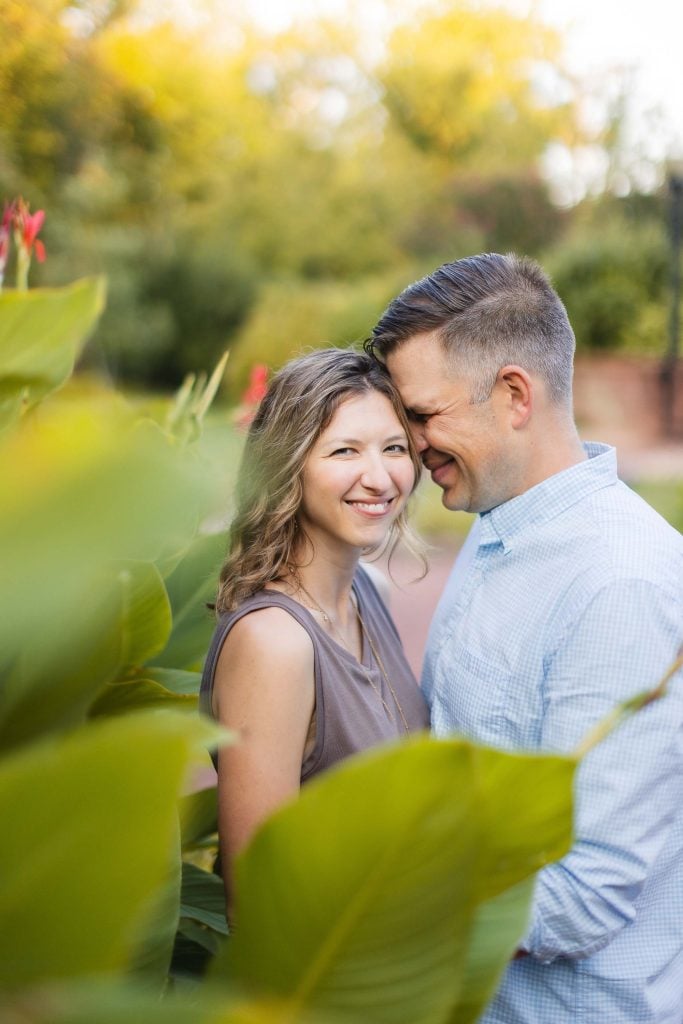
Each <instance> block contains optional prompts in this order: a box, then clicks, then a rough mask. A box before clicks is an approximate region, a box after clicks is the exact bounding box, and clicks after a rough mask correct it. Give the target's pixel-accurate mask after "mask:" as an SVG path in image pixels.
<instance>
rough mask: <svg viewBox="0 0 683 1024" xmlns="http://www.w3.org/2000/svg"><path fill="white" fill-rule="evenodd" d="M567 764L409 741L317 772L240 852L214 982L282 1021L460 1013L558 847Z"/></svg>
mask: <svg viewBox="0 0 683 1024" xmlns="http://www.w3.org/2000/svg"><path fill="white" fill-rule="evenodd" d="M574 767H575V764H574V762H573V761H572V760H571V759H569V758H560V757H533V756H531V757H524V756H513V755H510V754H504V753H501V752H498V751H493V750H487V749H482V748H477V747H474V746H473V745H472V744H470V743H467V742H465V741H463V740H452V741H441V742H436V741H434V740H430V739H420V738H416V739H413V740H411V741H410V742H408V743H405V744H402V745H398V746H397V745H391V746H389V747H386V748H385V749H383V750H381V751H377V752H372V753H369V754H366V755H363V756H359V757H356V758H353V759H351V760H349V761H347V762H346V763H344V764H343V765H342V766H340V767H339V768H337V769H336V770H334V771H330V772H328V773H326V775H325V776H324V777H323V778H321V779H319V780H318V781H316V782H313V783H312V784H310V785H309V786H307V787H305V789H304V790H303V791H302V794H301V797H300V799H299V800H298V801H296V802H295V803H293V804H291V805H289V806H288V807H286V808H285V809H283V810H282V811H280V812H279V813H276V814H275V815H274V816H273V818H271V820H270V822H269V823H267V824H266V825H265V826H264V827H263V828H262V829H261V830H260V832H259V833H258V835H257V836H256V838H255V840H254V841H253V843H252V844H251V846H250V847H249V849H248V851H247V852H246V854H245V855H244V856H243V857H242V858H241V859H240V860H239V862H238V864H237V868H236V905H237V907H238V913H239V928H238V930H237V933H236V936H235V938H234V941H233V943H232V944H231V946H230V948H226V950H225V952H224V953H223V954H221V956H219V957H218V958H217V960H216V961H215V963H214V965H213V967H212V970H211V977H212V979H215V980H216V981H218V980H219V979H221V978H223V977H225V976H226V975H227V976H228V977H229V978H230V977H232V976H233V975H236V976H237V978H238V979H239V980H240V981H241V982H242V984H243V985H244V987H245V989H246V990H247V991H248V992H249V993H250V994H254V995H269V996H279V997H281V998H283V999H286V1000H287V1001H288V1002H289V1007H290V1012H291V1013H292V1017H293V1019H299V1014H301V1013H303V1012H307V1011H308V1012H310V1011H314V1013H320V1014H321V1015H323V1016H325V1015H326V1014H330V1015H331V1016H332V1019H334V1020H338V1021H344V1020H345V1021H361V1020H362V1021H366V1020H371V1019H372V1020H378V1021H386V1022H395V1024H400V1022H405V1024H414V1022H416V1021H424V1022H428V1021H445V1020H446V1019H450V1020H452V1021H454V1022H455V1021H458V1022H461V1024H464V1022H465V1021H474V1020H475V1018H476V1016H477V1015H478V1013H479V1012H480V1011H481V1009H482V1008H483V1007H484V1005H485V1004H486V1002H487V1000H488V999H489V998H490V996H491V994H492V988H493V986H494V985H495V979H496V977H497V976H498V975H499V974H500V972H501V971H502V969H503V967H504V965H505V963H506V961H507V960H508V959H509V957H510V954H511V951H512V950H513V949H514V947H515V943H516V942H517V941H518V940H519V938H520V937H521V935H522V934H523V932H524V928H525V924H526V918H527V913H528V906H529V896H530V892H529V888H528V887H520V886H519V885H518V883H519V882H520V881H521V880H522V879H524V878H528V877H529V876H530V874H531V873H532V872H533V871H534V870H535V869H536V868H538V867H540V866H541V864H542V863H543V862H544V861H545V859H546V858H549V859H554V858H556V857H559V856H561V855H562V854H563V853H564V852H565V851H566V849H567V848H568V844H569V841H570V834H571V786H572V777H573V772H574ZM532 779H533V780H534V781H533V784H532V781H531V780H532ZM529 786H532V788H533V794H534V795H533V799H530V792H529V789H528V788H527V787H529ZM302 836H305V837H306V840H305V842H304V843H302V842H301V837H302ZM265 877H268V880H269V884H268V885H267V886H264V884H263V880H264V878H265ZM501 894H505V895H504V899H499V898H500V897H501ZM496 901H498V902H496ZM480 908H483V914H484V915H485V921H486V940H487V941H481V938H482V935H481V929H482V927H483V925H482V920H480V918H479V914H480V912H481V909H480ZM501 926H503V927H504V935H505V941H502V942H500V941H499V942H493V943H489V942H488V940H489V939H490V936H491V934H496V932H497V931H498V929H499V928H500V927H501ZM478 931H479V936H480V941H479V942H478V943H477V949H476V953H470V957H468V947H469V945H470V938H471V936H472V934H473V933H475V934H476V933H477V932H478ZM461 1004H462V1008H461Z"/></svg>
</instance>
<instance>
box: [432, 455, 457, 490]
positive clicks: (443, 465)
mask: <svg viewBox="0 0 683 1024" xmlns="http://www.w3.org/2000/svg"><path fill="white" fill-rule="evenodd" d="M454 462H455V459H446V461H445V462H437V463H431V464H430V463H429V462H426V463H425V466H426V467H427V469H428V470H429V472H430V473H431V474H432V480H433V481H434V483H435V484H440V483H441V482H442V480H443V478H444V477H446V476H448V471H449V469H450V467H451V466H452V465H453V463H454Z"/></svg>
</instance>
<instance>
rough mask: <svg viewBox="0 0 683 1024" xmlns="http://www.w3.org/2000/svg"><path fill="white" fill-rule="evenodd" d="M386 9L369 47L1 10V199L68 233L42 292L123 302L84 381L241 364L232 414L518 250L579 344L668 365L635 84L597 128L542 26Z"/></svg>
mask: <svg viewBox="0 0 683 1024" xmlns="http://www.w3.org/2000/svg"><path fill="white" fill-rule="evenodd" d="M371 6H372V8H373V10H374V11H375V12H376V15H377V18H376V24H377V26H378V30H377V33H376V36H375V37H373V38H372V39H369V38H368V33H367V31H366V30H365V29H364V27H363V26H364V25H367V21H366V22H364V21H363V19H358V20H356V19H354V18H351V17H346V18H337V19H333V18H330V17H327V18H324V17H323V16H322V15H321V16H319V17H317V18H316V17H309V18H307V19H305V20H302V21H300V22H296V21H295V22H293V23H292V24H291V25H290V26H289V27H288V28H286V29H281V30H279V31H268V30H267V29H266V28H265V27H263V23H262V22H261V23H259V22H257V21H255V20H254V19H253V18H250V17H249V13H248V5H247V9H245V8H244V7H243V8H240V7H239V5H231V9H230V11H229V12H226V11H225V9H224V7H223V6H222V5H221V4H220V3H219V2H218V0H214V2H209V0H206V2H203V3H200V2H199V0H193V2H192V3H189V2H187V3H182V4H179V5H176V6H168V5H159V4H156V3H154V2H153V0H99V2H95V0H78V2H74V0H31V2H30V3H28V2H27V0H0V23H1V24H2V25H3V30H4V32H3V34H4V38H5V43H4V44H3V46H2V48H0V195H5V196H7V197H9V196H12V195H17V194H20V193H22V194H24V195H25V196H26V198H27V199H28V200H29V201H30V202H31V204H32V208H33V209H36V208H39V207H43V208H45V209H47V210H48V211H49V215H48V218H47V222H46V226H45V231H44V237H45V239H46V244H47V247H48V252H49V254H50V258H49V260H48V262H47V263H46V264H45V266H44V267H42V268H40V274H39V275H37V276H35V278H34V283H36V284H62V283H65V282H67V281H70V280H73V279H74V277H77V276H80V275H81V274H84V273H93V272H105V273H106V275H107V278H108V282H109V300H108V305H107V309H106V312H105V314H104V316H103V317H102V319H101V322H100V324H99V326H98V328H97V332H96V334H95V337H94V339H93V341H92V343H91V345H90V346H89V349H88V350H87V353H86V355H85V357H84V360H83V362H82V364H81V365H85V366H87V367H89V368H90V369H95V370H97V371H98V372H99V373H101V374H103V375H105V376H108V377H109V378H110V379H113V380H114V381H115V382H117V383H120V382H123V383H124V384H127V385H131V386H134V387H136V388H138V387H143V388H153V389H164V390H169V389H172V388H174V387H177V386H178V385H179V383H180V382H181V380H182V378H183V376H184V374H185V373H186V372H187V371H188V370H192V369H196V368H198V367H202V366H203V367H208V366H211V365H213V364H214V363H215V361H216V359H217V358H218V356H219V354H220V353H221V352H222V351H223V350H224V349H225V348H226V347H230V348H231V350H232V357H231V360H230V364H229V368H228V373H227V378H226V380H227V384H226V387H227V390H228V393H229V396H230V397H231V398H232V399H234V398H235V397H236V396H237V395H238V394H239V393H240V391H241V389H242V388H243V387H244V385H245V383H246V380H247V378H248V373H249V367H250V366H251V365H252V364H253V363H254V362H258V361H262V362H266V363H268V364H269V365H270V366H271V367H273V368H275V367H277V366H278V365H279V364H280V363H282V362H283V361H284V360H285V359H286V358H287V357H288V356H290V355H291V354H292V352H295V351H298V350H299V349H300V348H301V347H305V346H309V345H319V344H325V343H336V344H338V343H344V342H347V341H353V340H358V339H360V338H363V337H364V336H366V335H367V333H368V331H369V329H370V327H371V326H372V323H373V322H374V320H375V318H376V317H377V315H378V314H379V312H381V310H382V308H383V306H384V304H385V303H386V301H387V300H388V299H389V298H390V297H391V295H392V294H394V293H395V292H396V291H397V289H399V288H400V287H402V286H403V285H405V284H406V283H408V282H409V281H411V280H413V279H415V277H417V276H419V275H421V274H422V273H424V272H427V271H428V270H430V269H433V267H434V266H436V265H437V264H438V263H439V262H442V261H444V260H447V259H453V258H457V257H459V256H462V255H465V254H468V253H471V252H473V251H477V250H507V249H510V248H514V249H516V250H519V251H524V252H527V253H529V254H531V255H534V256H537V257H539V258H541V259H542V261H543V262H544V263H545V264H546V265H547V266H548V267H549V269H550V270H551V272H552V273H553V274H554V277H555V281H556V284H557V286H558V289H559V291H560V293H561V295H562V296H563V298H564V299H565V301H566V303H567V306H568V308H569V312H570V315H571V317H572V319H573V321H574V323H575V326H576V332H577V336H578V341H579V345H580V347H581V348H583V349H584V350H595V349H610V350H615V351H622V350H623V351H628V352H632V353H643V352H651V353H659V352H662V351H663V347H664V344H665V333H666V320H667V302H668V299H667V294H666V284H667V273H668V271H667V260H668V255H667V241H666V230H665V220H666V210H665V196H664V192H663V189H662V187H661V183H662V181H663V175H664V168H663V166H659V167H658V166H649V167H648V168H647V170H648V172H649V176H648V174H644V168H643V162H644V161H645V163H647V161H646V160H645V158H644V157H643V158H638V159H636V156H635V155H634V154H633V153H632V152H631V151H629V150H628V146H627V143H626V142H625V141H624V133H623V132H622V131H621V127H622V124H623V121H624V118H625V117H626V116H627V113H628V102H629V96H628V92H627V87H626V85H627V83H626V78H624V82H623V89H622V91H621V92H619V88H618V86H619V81H620V80H619V79H618V75H617V72H615V75H617V77H616V78H615V79H613V82H612V86H614V84H615V82H616V85H617V89H616V92H617V94H618V101H617V100H615V101H614V102H612V103H611V104H610V103H605V104H604V105H603V106H604V110H603V116H602V119H601V120H600V123H599V124H596V120H595V117H593V118H592V120H591V119H589V118H587V117H586V105H587V103H588V102H589V101H590V100H591V98H592V99H593V100H595V97H594V96H593V97H591V93H590V88H589V85H588V84H587V83H583V84H582V82H581V81H580V80H578V79H577V77H576V76H575V75H573V74H570V73H569V72H568V71H567V69H566V67H565V62H564V57H563V49H562V43H563V40H562V39H561V38H560V36H559V35H558V33H557V32H556V31H554V30H552V29H550V28H549V27H548V26H547V25H545V24H544V23H543V22H542V21H541V20H540V19H539V18H538V17H537V16H534V15H516V14H514V13H511V12H510V11H509V10H503V9H497V8H495V7H487V6H484V5H478V6H475V5H471V4H466V3H458V2H454V3H444V4H441V5H437V6H435V5H428V4H412V5H399V4H397V3H391V2H390V0H375V2H374V3H373V4H372V5H371ZM240 11H241V13H240ZM402 12H403V13H402ZM612 92H613V93H614V88H613V89H612ZM586 152H589V153H590V154H592V159H593V164H594V165H595V166H599V167H602V168H603V170H602V171H601V172H600V174H598V175H596V174H593V176H592V177H591V178H590V180H589V179H588V178H586V179H585V180H584V179H583V178H582V176H581V173H580V167H581V159H582V155H583V156H585V154H586ZM558 154H560V156H561V158H562V161H563V162H564V165H565V166H569V167H570V168H571V167H575V169H576V171H575V173H573V174H570V177H571V180H572V192H571V195H570V194H569V193H568V192H567V191H566V190H565V192H562V190H561V188H560V186H559V185H558V178H557V176H556V175H555V176H554V175H553V173H552V170H549V168H552V163H553V160H555V161H556V162H557V160H558ZM639 161H640V162H639ZM646 179H647V180H648V181H649V182H650V186H649V187H648V189H647V190H646V191H644V190H643V187H642V185H641V184H640V183H641V182H642V181H643V180H646ZM577 196H578V197H582V198H580V200H579V201H576V200H577Z"/></svg>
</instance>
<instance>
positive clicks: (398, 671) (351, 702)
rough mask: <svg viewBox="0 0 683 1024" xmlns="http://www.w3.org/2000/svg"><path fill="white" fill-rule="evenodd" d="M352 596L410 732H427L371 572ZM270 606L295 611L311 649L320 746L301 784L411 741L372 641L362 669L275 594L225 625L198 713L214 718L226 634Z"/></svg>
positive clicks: (228, 617) (422, 707)
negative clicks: (354, 758) (358, 756)
mask: <svg viewBox="0 0 683 1024" xmlns="http://www.w3.org/2000/svg"><path fill="white" fill-rule="evenodd" d="M353 590H354V593H355V595H356V600H357V602H358V608H359V611H360V614H361V616H362V618H363V622H364V623H365V627H366V629H367V631H368V633H369V635H370V637H371V638H372V643H373V645H374V647H375V650H376V651H377V653H378V654H379V657H380V659H381V661H382V663H383V665H384V668H385V669H386V673H387V676H388V678H389V680H390V682H391V686H392V687H393V689H394V692H395V694H396V697H397V698H398V701H399V703H400V705H401V709H402V710H403V715H404V716H405V719H406V722H407V723H408V728H409V729H410V730H411V732H416V731H419V730H422V729H427V728H429V712H428V710H427V705H426V703H425V701H424V698H423V696H422V693H421V691H420V689H419V687H418V685H417V683H416V682H415V678H414V676H413V674H412V672H411V670H410V667H409V665H408V662H407V661H406V658H405V655H404V653H403V648H402V646H401V641H400V639H399V636H398V633H397V632H396V627H395V625H394V623H393V621H392V619H391V616H390V615H389V613H388V611H387V608H386V606H385V604H384V602H383V601H382V599H381V598H380V596H379V594H378V593H377V591H376V590H375V587H374V585H373V583H372V582H371V580H370V578H369V577H368V575H367V573H365V572H364V571H363V570H362V569H360V568H359V569H358V571H357V572H356V575H355V577H354V581H353ZM272 607H276V608H284V610H285V611H287V612H289V614H290V615H291V616H292V618H294V619H296V621H297V622H298V623H299V624H300V625H301V626H303V628H304V629H305V630H306V632H307V633H308V635H309V636H310V638H311V642H312V644H313V652H314V674H315V711H314V715H315V725H316V733H315V745H314V746H313V749H312V750H311V751H310V753H309V754H308V755H307V756H306V758H305V760H304V763H303V765H302V766H301V781H302V782H305V781H306V780H307V779H310V778H311V777H312V776H314V775H316V774H317V773H318V772H321V771H323V770H324V769H325V768H329V767H330V765H332V764H334V763H335V762H337V761H340V760H341V759H342V758H344V757H348V756H349V755H350V754H355V753H357V752H358V751H361V750H366V749H367V748H368V747H373V746H375V745H376V744H378V743H382V742H384V741H385V740H390V739H397V738H398V737H401V736H405V735H406V731H405V726H404V725H403V719H402V717H401V712H400V711H399V709H398V707H397V706H396V701H395V699H394V696H393V695H392V693H391V690H390V689H389V688H388V687H387V684H386V681H385V679H384V674H383V672H382V670H381V669H380V667H379V665H377V663H376V661H375V658H374V656H373V653H372V650H371V648H370V645H369V644H368V641H367V638H366V637H365V636H364V637H363V652H362V659H361V660H362V665H361V664H359V663H358V661H357V660H356V658H354V657H353V655H352V654H350V653H349V651H347V650H346V649H345V648H344V647H342V646H341V644H338V643H337V642H336V640H334V639H333V638H332V637H331V636H330V635H329V634H328V633H327V632H326V631H325V630H324V629H323V628H322V626H320V625H319V624H318V623H317V622H316V620H315V619H314V617H313V616H312V615H311V614H310V612H309V611H308V610H307V609H306V608H304V607H303V605H301V604H299V603H298V601H295V600H294V599H293V598H291V597H287V595H286V594H281V593H279V592H278V591H277V590H261V591H259V592H258V593H257V594H254V595H253V596H252V597H250V598H248V599H247V600H246V601H245V602H244V603H243V604H241V605H240V606H239V608H236V609H235V611H233V612H229V613H227V614H225V615H222V616H221V618H220V619H219V621H218V624H217V626H216V630H215V632H214V636H213V640H212V642H211V647H210V648H209V653H208V655H207V658H206V663H205V665H204V673H203V677H202V685H201V691H200V705H199V706H200V709H201V710H202V711H203V712H204V713H205V714H208V715H211V713H212V712H211V694H212V690H213V682H214V676H215V672H216V665H217V664H218V656H219V654H220V651H221V648H222V646H223V644H224V642H225V638H226V637H227V635H228V633H229V632H230V630H231V629H232V627H233V626H234V625H235V623H236V622H238V621H239V620H240V619H241V618H242V616H243V615H248V614H249V612H253V611H256V610H257V609H259V608H272ZM368 675H369V676H370V678H371V679H372V683H374V686H375V687H376V688H377V690H379V693H380V694H381V697H382V699H380V697H379V696H378V694H377V692H376V690H375V689H374V688H373V686H372V684H371V683H370V681H369V679H368ZM382 701H384V704H383V703H382ZM385 704H386V707H385V706H384V705H385ZM387 709H388V710H387Z"/></svg>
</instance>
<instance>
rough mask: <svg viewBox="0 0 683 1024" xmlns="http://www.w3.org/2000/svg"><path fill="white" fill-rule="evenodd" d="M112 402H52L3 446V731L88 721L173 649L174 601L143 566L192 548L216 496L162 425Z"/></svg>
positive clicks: (13, 733) (15, 733)
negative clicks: (87, 713)
mask: <svg viewBox="0 0 683 1024" xmlns="http://www.w3.org/2000/svg"><path fill="white" fill-rule="evenodd" d="M100 404H101V406H102V407H101V408H99V409H98V410H95V409H93V408H92V407H91V406H90V405H80V406H77V407H73V406H70V407H68V408H66V407H62V406H53V408H51V409H50V408H48V407H47V406H48V404H46V405H44V406H42V407H41V408H40V410H39V411H38V412H37V413H35V414H33V416H32V417H31V419H30V421H28V422H27V421H24V422H23V424H22V427H21V429H20V430H18V431H17V432H16V433H15V434H14V435H12V436H10V437H8V438H7V439H6V440H5V442H4V444H2V445H0V581H1V585H0V651H2V655H1V656H0V659H1V660H0V678H1V680H2V685H1V686H0V723H3V722H4V723H5V726H4V728H3V727H2V726H0V729H2V731H3V738H4V739H7V737H10V739H11V737H14V742H17V741H18V738H19V737H20V736H21V737H25V736H27V735H35V734H36V733H38V732H40V731H41V729H43V728H44V727H53V728H61V727H63V726H64V725H65V724H69V723H72V722H74V721H77V720H78V718H79V716H82V714H83V711H84V708H85V707H87V705H88V704H89V703H90V701H91V700H92V699H93V697H94V696H95V694H96V693H97V691H98V690H99V689H100V688H101V686H102V684H103V683H104V682H105V681H107V680H109V679H113V678H116V677H117V676H118V675H119V674H120V673H121V671H122V669H123V668H124V667H125V665H126V664H128V663H129V662H130V661H133V662H134V663H135V662H137V663H140V662H142V661H144V660H147V659H149V658H151V657H153V655H154V654H155V653H156V652H157V651H158V650H159V648H160V647H162V646H164V643H165V640H166V637H167V635H168V632H169V607H168V598H167V596H166V592H165V589H164V587H163V584H162V581H161V579H160V577H159V575H158V572H157V571H156V570H155V569H154V568H153V567H152V566H149V565H145V564H144V563H146V562H149V561H153V560H155V559H156V558H157V557H158V556H159V555H160V553H163V551H164V550H165V549H168V548H171V549H176V548H177V547H179V546H181V544H180V542H181V541H182V542H183V543H184V544H187V542H188V541H189V539H190V538H191V537H192V536H193V534H194V531H195V529H196V523H197V519H198V517H199V515H200V513H201V512H202V510H206V509H207V508H208V507H210V504H211V497H212V495H213V494H215V491H214V481H213V480H212V479H211V477H210V474H207V473H206V472H205V468H204V467H202V466H200V465H199V464H198V463H197V461H196V460H195V459H193V458H192V456H191V455H190V454H188V453H184V452H182V451H180V450H179V449H178V448H177V446H175V445H174V444H172V443H170V442H169V440H168V438H166V437H165V436H164V435H163V434H162V432H161V431H160V430H159V429H158V428H157V427H156V426H154V425H153V424H150V423H144V424H136V423H135V421H134V419H133V417H132V416H131V414H130V412H129V411H127V410H126V409H123V408H122V407H121V406H120V404H119V403H118V402H115V401H111V402H107V401H106V400H105V399H104V398H103V400H102V402H101V403H100ZM122 561H125V562H127V563H128V564H127V565H124V566H122V565H121V563H122ZM133 563H137V564H133ZM50 723H52V725H50ZM10 724H11V729H9V728H8V727H9V725H10Z"/></svg>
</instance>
